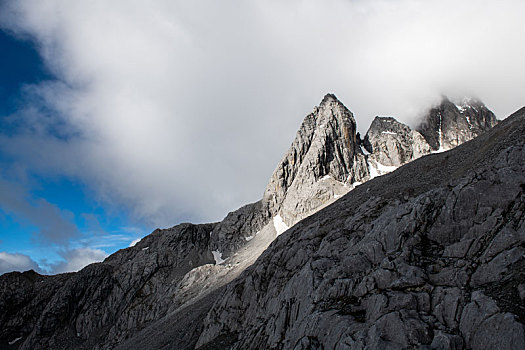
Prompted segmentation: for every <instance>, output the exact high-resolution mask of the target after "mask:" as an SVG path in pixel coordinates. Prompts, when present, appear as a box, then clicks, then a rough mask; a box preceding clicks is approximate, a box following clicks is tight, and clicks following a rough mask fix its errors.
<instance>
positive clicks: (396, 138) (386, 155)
mask: <svg viewBox="0 0 525 350" xmlns="http://www.w3.org/2000/svg"><path fill="white" fill-rule="evenodd" d="M363 145H364V147H365V149H366V151H367V153H368V160H369V161H374V162H375V163H379V164H381V165H382V166H386V167H396V168H397V167H399V166H401V165H403V164H406V163H408V162H410V161H412V160H414V159H417V158H420V157H422V156H424V155H426V154H429V153H430V152H431V150H432V149H431V147H430V145H429V144H428V143H427V142H426V140H425V138H424V137H423V136H422V135H421V134H420V133H419V132H417V131H415V130H412V129H410V127H409V126H407V125H405V124H402V123H400V122H398V121H397V120H395V119H394V118H392V117H375V119H374V120H373V121H372V124H371V125H370V128H369V129H368V131H367V133H366V135H365V139H364V141H363Z"/></svg>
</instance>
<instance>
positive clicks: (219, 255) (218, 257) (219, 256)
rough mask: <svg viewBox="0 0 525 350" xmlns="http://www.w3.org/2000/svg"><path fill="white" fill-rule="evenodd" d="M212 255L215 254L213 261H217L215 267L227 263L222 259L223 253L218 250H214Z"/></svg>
mask: <svg viewBox="0 0 525 350" xmlns="http://www.w3.org/2000/svg"><path fill="white" fill-rule="evenodd" d="M211 253H212V254H213V259H215V265H220V264H222V263H223V262H225V261H226V260H224V259H223V258H222V253H221V252H219V251H218V250H214V251H212V252H211Z"/></svg>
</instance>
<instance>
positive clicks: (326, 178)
mask: <svg viewBox="0 0 525 350" xmlns="http://www.w3.org/2000/svg"><path fill="white" fill-rule="evenodd" d="M330 178H331V176H330V175H325V176H323V177H322V178H321V181H324V180H328V179H330Z"/></svg>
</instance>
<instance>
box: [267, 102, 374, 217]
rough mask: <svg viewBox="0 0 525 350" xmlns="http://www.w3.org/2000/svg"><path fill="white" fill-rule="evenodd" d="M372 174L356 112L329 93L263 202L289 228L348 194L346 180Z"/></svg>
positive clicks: (303, 128) (276, 173)
mask: <svg viewBox="0 0 525 350" xmlns="http://www.w3.org/2000/svg"><path fill="white" fill-rule="evenodd" d="M368 175H369V174H368V166H367V164H366V160H365V157H364V155H363V153H362V151H361V148H360V147H359V146H358V139H357V134H356V123H355V119H354V116H353V115H352V113H351V112H350V111H349V110H348V109H347V108H346V107H345V106H344V105H343V104H342V103H341V102H340V101H339V100H337V98H336V97H335V96H334V95H330V94H328V95H326V96H325V97H324V99H323V101H322V102H321V104H320V105H319V107H316V108H315V109H314V111H313V112H312V113H311V114H309V115H308V116H307V117H306V118H305V119H304V121H303V124H302V125H301V128H300V129H299V131H298V132H297V135H296V137H295V140H294V141H293V143H292V146H291V147H290V149H289V151H288V153H287V154H286V155H285V156H284V158H283V159H282V160H281V162H280V163H279V165H278V166H277V169H276V170H275V171H274V173H273V175H272V177H271V179H270V182H269V184H268V186H267V188H266V191H265V192H264V197H263V201H265V202H266V203H268V207H269V210H270V212H271V213H274V215H276V214H278V213H279V214H280V215H281V216H282V218H283V220H284V222H285V223H286V224H287V225H289V226H290V225H292V224H294V223H296V222H297V221H299V220H300V219H302V218H303V217H305V216H307V215H308V214H310V213H312V211H314V210H315V209H317V208H319V207H320V206H321V205H322V204H324V203H326V202H327V201H328V199H331V198H333V197H334V195H337V194H341V193H346V192H347V190H346V191H345V190H344V188H343V187H344V185H345V184H347V185H351V184H352V183H354V182H361V181H364V179H366V178H367V177H368ZM322 179H324V180H327V181H324V183H323V182H322V181H321V180H322ZM329 179H330V180H331V181H328V180H329Z"/></svg>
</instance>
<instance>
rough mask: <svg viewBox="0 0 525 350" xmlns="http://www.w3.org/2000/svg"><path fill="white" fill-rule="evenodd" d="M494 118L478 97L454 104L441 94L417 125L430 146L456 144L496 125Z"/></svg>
mask: <svg viewBox="0 0 525 350" xmlns="http://www.w3.org/2000/svg"><path fill="white" fill-rule="evenodd" d="M496 123H497V119H496V116H495V115H494V113H492V112H491V111H490V110H489V109H488V108H487V107H486V106H485V105H484V104H483V103H482V102H481V101H479V100H476V99H472V98H465V99H463V101H461V103H459V104H457V105H456V104H454V103H452V102H451V101H450V100H449V99H448V98H446V97H444V98H443V100H442V101H441V104H440V105H439V106H436V107H434V108H432V109H431V110H430V111H429V112H428V114H427V115H426V116H425V117H424V118H423V122H422V123H421V125H420V126H419V127H418V128H416V130H417V131H419V132H420V133H421V134H422V135H423V137H424V138H425V139H426V140H427V142H428V144H429V145H430V147H432V149H433V150H435V151H437V150H448V149H451V148H453V147H456V146H458V145H460V144H462V143H464V142H466V141H468V140H471V139H473V138H474V137H476V136H479V135H481V134H482V133H483V132H485V131H487V130H489V129H491V128H492V127H494V125H496Z"/></svg>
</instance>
